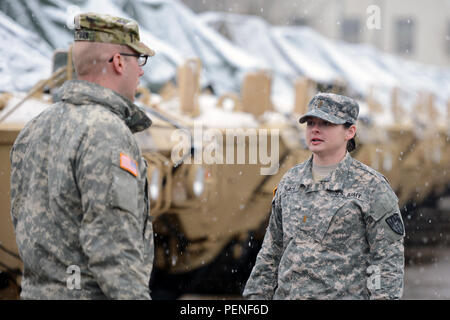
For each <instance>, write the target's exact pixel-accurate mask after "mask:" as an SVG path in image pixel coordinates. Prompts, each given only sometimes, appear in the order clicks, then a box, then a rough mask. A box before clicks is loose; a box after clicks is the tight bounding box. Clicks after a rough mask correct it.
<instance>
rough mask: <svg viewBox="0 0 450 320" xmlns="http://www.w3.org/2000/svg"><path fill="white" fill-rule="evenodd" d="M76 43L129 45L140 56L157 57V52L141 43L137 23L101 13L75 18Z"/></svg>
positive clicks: (83, 14) (81, 14)
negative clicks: (90, 42)
mask: <svg viewBox="0 0 450 320" xmlns="http://www.w3.org/2000/svg"><path fill="white" fill-rule="evenodd" d="M74 23H75V35H74V39H75V41H92V42H104V43H115V44H121V45H127V46H129V47H130V48H132V49H134V50H136V51H137V52H138V53H140V54H145V55H148V56H153V55H155V51H153V50H152V49H150V48H149V47H147V46H146V45H145V44H143V43H142V42H140V38H139V26H138V24H137V22H136V21H134V20H129V19H124V18H120V17H113V16H110V15H107V14H99V13H93V12H90V13H80V14H78V15H76V16H75V19H74Z"/></svg>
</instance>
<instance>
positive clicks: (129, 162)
mask: <svg viewBox="0 0 450 320" xmlns="http://www.w3.org/2000/svg"><path fill="white" fill-rule="evenodd" d="M120 167H121V168H122V169H123V170H125V171H128V172H129V173H131V174H132V175H133V176H135V177H137V176H138V165H137V162H136V161H134V160H133V159H131V158H130V157H129V156H127V155H126V154H124V153H122V152H121V153H120Z"/></svg>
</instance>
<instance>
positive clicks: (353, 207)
mask: <svg viewBox="0 0 450 320" xmlns="http://www.w3.org/2000/svg"><path fill="white" fill-rule="evenodd" d="M323 230H324V232H323V238H322V244H323V245H324V246H326V247H331V248H335V249H344V250H345V249H346V248H347V245H348V244H349V241H351V240H352V239H354V240H355V241H357V239H364V236H365V235H364V234H365V233H364V232H365V226H364V221H363V218H362V213H361V209H360V207H359V206H358V205H357V204H355V203H354V202H353V201H351V200H350V201H349V200H348V201H343V202H342V204H341V206H340V207H339V208H338V209H337V210H335V211H334V213H333V214H332V216H331V217H330V219H329V221H328V225H326V226H325V225H324V226H323Z"/></svg>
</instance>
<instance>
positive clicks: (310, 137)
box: [306, 117, 356, 157]
mask: <svg viewBox="0 0 450 320" xmlns="http://www.w3.org/2000/svg"><path fill="white" fill-rule="evenodd" d="M355 131H356V127H355V125H352V126H351V127H350V128H348V129H347V128H345V127H344V125H342V124H333V123H331V122H328V121H325V120H322V119H320V118H316V117H309V118H308V120H307V121H306V143H307V145H308V148H309V150H310V151H311V152H312V153H314V154H316V155H318V156H320V157H333V156H335V155H336V156H339V155H342V154H345V152H346V150H347V141H348V140H350V139H351V138H353V137H354V136H355Z"/></svg>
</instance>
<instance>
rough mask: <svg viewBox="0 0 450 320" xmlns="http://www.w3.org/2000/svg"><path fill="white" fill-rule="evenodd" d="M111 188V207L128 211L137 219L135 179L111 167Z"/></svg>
mask: <svg viewBox="0 0 450 320" xmlns="http://www.w3.org/2000/svg"><path fill="white" fill-rule="evenodd" d="M112 170H113V183H112V186H111V202H112V206H113V207H116V208H120V209H122V210H126V211H129V212H131V213H133V214H134V215H135V216H136V217H138V211H139V210H138V196H139V194H138V182H137V180H136V178H135V177H133V176H132V175H130V174H129V173H127V172H125V171H124V170H121V169H119V168H116V167H113V168H112ZM141 221H142V220H141Z"/></svg>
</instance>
